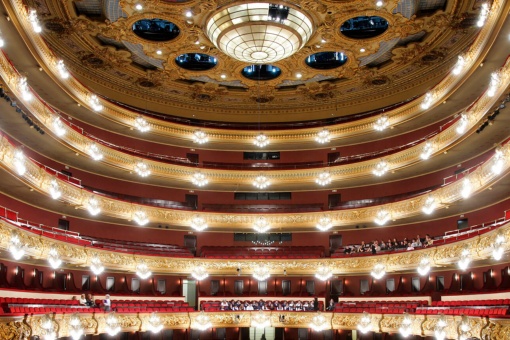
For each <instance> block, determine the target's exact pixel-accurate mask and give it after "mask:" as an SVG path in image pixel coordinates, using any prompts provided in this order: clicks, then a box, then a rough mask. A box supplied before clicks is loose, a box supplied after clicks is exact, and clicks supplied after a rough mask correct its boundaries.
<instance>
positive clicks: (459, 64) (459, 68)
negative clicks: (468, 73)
mask: <svg viewBox="0 0 510 340" xmlns="http://www.w3.org/2000/svg"><path fill="white" fill-rule="evenodd" d="M465 65H466V58H464V56H462V55H459V57H458V58H457V62H456V63H455V67H454V68H453V70H452V73H453V74H454V75H456V76H458V75H459V74H460V73H461V72H462V70H463V69H464V66H465Z"/></svg>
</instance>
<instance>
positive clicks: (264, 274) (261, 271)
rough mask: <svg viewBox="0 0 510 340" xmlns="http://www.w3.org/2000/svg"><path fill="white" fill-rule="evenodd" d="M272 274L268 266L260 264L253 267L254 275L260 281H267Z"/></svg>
mask: <svg viewBox="0 0 510 340" xmlns="http://www.w3.org/2000/svg"><path fill="white" fill-rule="evenodd" d="M270 276H271V274H270V273H269V269H268V268H267V267H266V266H263V265H261V266H258V267H255V268H254V269H253V277H254V278H255V279H256V280H258V281H266V280H267V279H269V277H270Z"/></svg>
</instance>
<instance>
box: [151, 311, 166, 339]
mask: <svg viewBox="0 0 510 340" xmlns="http://www.w3.org/2000/svg"><path fill="white" fill-rule="evenodd" d="M148 321H149V330H150V331H151V332H152V333H153V334H158V333H159V332H161V330H162V329H163V322H162V321H161V318H160V317H159V316H158V313H157V312H152V313H151V315H150V316H149V320H148Z"/></svg>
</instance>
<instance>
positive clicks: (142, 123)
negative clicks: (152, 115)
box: [135, 116, 151, 132]
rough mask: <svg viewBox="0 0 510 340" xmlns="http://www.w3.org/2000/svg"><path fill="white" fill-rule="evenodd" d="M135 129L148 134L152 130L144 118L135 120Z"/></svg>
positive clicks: (139, 117) (140, 117)
mask: <svg viewBox="0 0 510 340" xmlns="http://www.w3.org/2000/svg"><path fill="white" fill-rule="evenodd" d="M135 128H136V129H137V130H138V131H140V132H147V131H149V130H150V129H151V127H150V125H149V122H148V121H147V120H146V119H145V118H143V117H142V116H138V117H136V118H135Z"/></svg>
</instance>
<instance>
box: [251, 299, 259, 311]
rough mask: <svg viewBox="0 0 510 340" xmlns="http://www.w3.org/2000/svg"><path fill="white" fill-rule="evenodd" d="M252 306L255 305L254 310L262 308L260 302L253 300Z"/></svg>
mask: <svg viewBox="0 0 510 340" xmlns="http://www.w3.org/2000/svg"><path fill="white" fill-rule="evenodd" d="M251 306H252V307H253V310H260V307H259V304H258V303H257V301H252V303H251Z"/></svg>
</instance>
